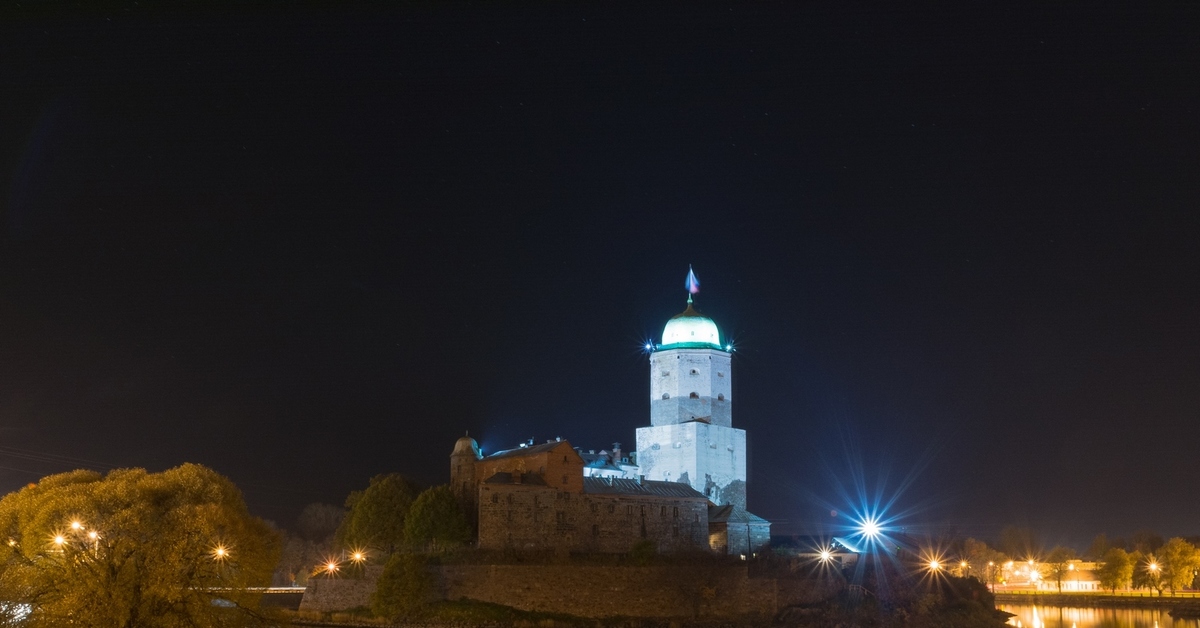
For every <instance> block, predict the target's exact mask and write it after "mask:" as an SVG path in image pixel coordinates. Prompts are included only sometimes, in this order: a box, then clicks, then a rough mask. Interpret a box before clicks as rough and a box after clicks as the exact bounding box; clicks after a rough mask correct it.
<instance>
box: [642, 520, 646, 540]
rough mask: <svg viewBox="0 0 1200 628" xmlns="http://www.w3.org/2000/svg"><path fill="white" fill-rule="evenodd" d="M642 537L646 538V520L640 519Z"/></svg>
mask: <svg viewBox="0 0 1200 628" xmlns="http://www.w3.org/2000/svg"><path fill="white" fill-rule="evenodd" d="M642 538H643V539H644V538H646V520H645V519H643V520H642Z"/></svg>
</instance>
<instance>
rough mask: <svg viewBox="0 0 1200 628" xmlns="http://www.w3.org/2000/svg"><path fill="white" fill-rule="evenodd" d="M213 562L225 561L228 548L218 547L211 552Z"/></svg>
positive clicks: (227, 556) (227, 555)
mask: <svg viewBox="0 0 1200 628" xmlns="http://www.w3.org/2000/svg"><path fill="white" fill-rule="evenodd" d="M212 557H213V560H225V559H226V558H229V548H228V547H225V546H224V545H218V546H216V547H214V548H213V550H212Z"/></svg>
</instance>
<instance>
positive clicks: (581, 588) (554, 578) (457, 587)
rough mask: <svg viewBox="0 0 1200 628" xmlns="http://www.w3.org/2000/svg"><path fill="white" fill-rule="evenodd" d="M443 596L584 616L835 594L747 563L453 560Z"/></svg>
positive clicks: (715, 608)
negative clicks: (760, 573) (757, 573)
mask: <svg viewBox="0 0 1200 628" xmlns="http://www.w3.org/2000/svg"><path fill="white" fill-rule="evenodd" d="M439 571H440V581H441V586H442V596H443V597H444V598H445V599H448V600H458V599H464V598H465V599H471V600H477V601H482V602H492V603H495V604H503V605H505V606H512V607H515V608H519V609H522V610H529V611H543V612H555V613H567V614H571V615H577V616H581V617H592V618H603V617H613V616H624V617H640V618H692V617H745V616H759V617H772V616H774V615H775V614H776V613H777V612H778V611H779V610H780V609H782V608H785V607H787V606H791V605H795V604H806V603H815V602H818V601H821V600H824V599H828V597H830V596H832V595H833V594H834V593H835V592H836V589H835V588H832V587H833V585H829V586H822V585H819V584H818V583H815V582H813V581H806V580H780V579H775V578H750V577H748V575H747V572H746V568H745V567H744V566H717V565H704V564H697V565H676V566H652V567H629V566H624V567H617V566H589V565H453V566H444V567H441V568H440V570H439Z"/></svg>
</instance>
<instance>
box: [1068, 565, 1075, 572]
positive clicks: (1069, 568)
mask: <svg viewBox="0 0 1200 628" xmlns="http://www.w3.org/2000/svg"><path fill="white" fill-rule="evenodd" d="M1067 571H1075V565H1074V563H1072V564H1070V565H1067Z"/></svg>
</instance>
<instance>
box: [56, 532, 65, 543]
mask: <svg viewBox="0 0 1200 628" xmlns="http://www.w3.org/2000/svg"><path fill="white" fill-rule="evenodd" d="M66 542H67V539H66V538H64V537H63V535H61V534H56V535H54V544H55V545H62V544H63V543H66Z"/></svg>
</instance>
